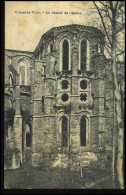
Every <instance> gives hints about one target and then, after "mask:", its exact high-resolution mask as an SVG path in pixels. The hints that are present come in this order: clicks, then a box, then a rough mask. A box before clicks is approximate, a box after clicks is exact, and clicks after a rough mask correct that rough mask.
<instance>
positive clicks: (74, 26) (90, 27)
mask: <svg viewBox="0 0 126 195" xmlns="http://www.w3.org/2000/svg"><path fill="white" fill-rule="evenodd" d="M69 28H80V29H81V30H82V29H85V30H91V31H95V32H97V33H99V34H100V35H101V36H103V38H104V37H105V34H104V33H103V32H101V31H100V30H99V29H98V28H96V27H93V26H85V25H80V24H70V25H64V26H57V27H53V28H51V29H50V30H48V31H47V32H46V33H44V34H43V35H42V36H41V39H40V41H39V43H38V45H37V46H36V48H35V50H34V53H36V51H37V50H39V47H40V45H41V42H42V39H43V38H46V36H48V35H49V34H50V33H51V32H54V31H55V30H64V29H66V30H67V29H69Z"/></svg>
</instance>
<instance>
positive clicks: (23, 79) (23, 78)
mask: <svg viewBox="0 0 126 195" xmlns="http://www.w3.org/2000/svg"><path fill="white" fill-rule="evenodd" d="M19 83H20V85H27V64H26V62H25V61H24V60H21V61H20V62H19Z"/></svg>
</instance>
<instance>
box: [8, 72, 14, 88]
mask: <svg viewBox="0 0 126 195" xmlns="http://www.w3.org/2000/svg"><path fill="white" fill-rule="evenodd" d="M9 83H10V87H12V85H13V77H12V74H11V73H10V75H9Z"/></svg>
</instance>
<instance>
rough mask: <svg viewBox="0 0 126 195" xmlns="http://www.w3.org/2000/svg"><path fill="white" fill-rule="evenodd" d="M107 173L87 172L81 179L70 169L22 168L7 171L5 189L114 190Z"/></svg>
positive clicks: (77, 173) (78, 174) (78, 173)
mask: <svg viewBox="0 0 126 195" xmlns="http://www.w3.org/2000/svg"><path fill="white" fill-rule="evenodd" d="M111 184H112V182H111V179H110V176H109V175H108V173H107V172H106V171H98V170H97V171H94V172H92V171H87V172H85V174H84V175H83V177H82V178H81V175H80V172H79V171H78V172H77V171H69V170H68V169H61V168H57V169H56V168H54V169H42V168H34V167H21V168H19V169H15V170H5V172H4V188H5V189H106V188H109V189H110V188H112V185H111Z"/></svg>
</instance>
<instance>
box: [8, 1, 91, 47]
mask: <svg viewBox="0 0 126 195" xmlns="http://www.w3.org/2000/svg"><path fill="white" fill-rule="evenodd" d="M89 6H90V3H89V4H88V3H87V2H84V1H59V2H58V1H10V2H9V1H5V48H6V49H14V50H24V51H34V49H35V48H36V46H37V44H38V42H39V40H40V38H41V36H42V34H44V33H45V32H46V31H48V30H50V28H52V27H55V26H62V25H69V24H81V25H90V21H89V16H87V15H85V10H86V9H87V8H88V7H89ZM15 11H17V12H19V11H21V12H26V11H29V12H32V11H38V12H40V13H41V14H35V13H34V14H33V13H31V14H20V13H19V14H18V13H15ZM46 11H47V12H50V13H51V14H45V12H46ZM42 12H43V13H42ZM52 12H81V13H82V14H77V15H72V14H52Z"/></svg>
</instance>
